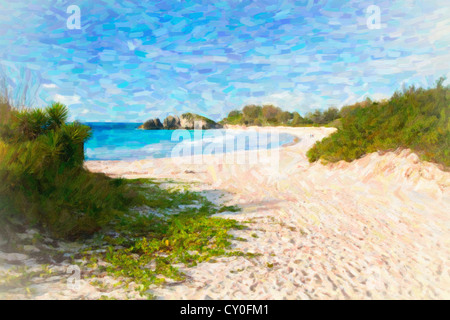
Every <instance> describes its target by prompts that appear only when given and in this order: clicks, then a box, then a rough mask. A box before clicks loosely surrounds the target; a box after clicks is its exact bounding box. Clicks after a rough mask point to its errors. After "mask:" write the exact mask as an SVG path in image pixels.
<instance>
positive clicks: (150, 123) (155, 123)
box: [139, 118, 164, 130]
mask: <svg viewBox="0 0 450 320" xmlns="http://www.w3.org/2000/svg"><path fill="white" fill-rule="evenodd" d="M139 129H145V130H160V129H164V127H163V124H162V123H161V121H160V120H159V119H158V118H156V119H150V120H147V121H145V122H144V124H143V125H141V126H139Z"/></svg>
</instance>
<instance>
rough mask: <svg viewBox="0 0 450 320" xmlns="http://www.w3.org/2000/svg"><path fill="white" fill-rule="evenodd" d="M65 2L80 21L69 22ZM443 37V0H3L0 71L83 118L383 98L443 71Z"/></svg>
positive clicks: (448, 21) (448, 29)
mask: <svg viewBox="0 0 450 320" xmlns="http://www.w3.org/2000/svg"><path fill="white" fill-rule="evenodd" d="M69 5H77V6H79V8H80V10H81V29H80V30H69V29H68V28H67V26H66V21H67V19H68V17H69V16H70V14H68V13H66V10H67V7H68V6H69ZM370 5H377V6H378V7H379V8H380V18H381V28H380V29H373V28H372V29H371V28H369V27H368V26H367V18H368V16H369V14H368V13H367V8H368V7H369V6H370ZM449 44H450V5H449V2H448V1H414V0H411V1H321V0H315V1H314V0H309V1H307V0H305V1H301V0H300V1H277V0H268V1H264V0H255V1H251V0H227V1H213V0H207V1H206V0H205V1H199V0H196V1H185V0H168V1H148V2H145V3H144V1H134V0H133V1H120V3H119V1H118V2H117V3H115V1H98V0H96V1H92V0H91V1H79V0H78V1H77V0H72V1H48V0H38V1H21V0H20V1H18V0H15V1H14V2H12V1H5V0H0V63H1V64H2V65H3V68H4V70H7V72H8V74H9V75H10V76H12V77H14V76H13V75H16V74H18V73H19V71H22V72H23V70H25V71H26V72H25V73H26V74H30V75H31V76H32V77H33V78H34V79H37V80H36V81H38V82H40V83H41V84H42V85H41V87H40V90H39V99H38V104H45V103H48V102H50V101H52V100H58V101H61V102H63V103H65V104H67V105H68V106H69V108H70V111H71V118H72V119H78V120H82V121H124V122H139V121H144V120H146V119H148V118H151V117H155V116H159V117H164V116H165V115H167V114H173V113H176V114H180V113H182V112H187V111H189V112H195V113H199V114H202V115H204V116H208V117H211V118H212V119H215V120H219V119H221V118H222V117H223V116H225V115H226V114H227V113H228V112H229V111H230V110H233V109H240V108H242V107H243V106H244V105H245V104H248V103H261V104H262V103H274V104H276V105H278V106H280V107H282V108H283V109H286V110H290V111H294V110H296V111H299V112H300V113H301V114H305V113H306V112H309V111H311V110H313V109H316V108H319V109H323V108H327V107H329V106H336V107H341V106H342V105H345V104H349V103H352V102H355V101H358V100H361V99H364V98H365V97H366V96H371V97H372V98H375V99H377V98H378V99H379V98H385V97H388V96H390V95H391V94H392V93H393V92H394V91H395V90H396V89H400V88H401V87H402V85H403V84H416V85H420V86H430V85H432V84H433V83H434V82H435V80H436V79H437V78H439V77H440V76H447V77H450V67H449V66H450V63H449V61H450V51H449ZM16 78H18V77H16Z"/></svg>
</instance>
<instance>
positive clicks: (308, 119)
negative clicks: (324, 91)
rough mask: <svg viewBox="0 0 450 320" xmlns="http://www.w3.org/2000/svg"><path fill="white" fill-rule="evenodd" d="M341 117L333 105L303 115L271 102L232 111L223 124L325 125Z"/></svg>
mask: <svg viewBox="0 0 450 320" xmlns="http://www.w3.org/2000/svg"><path fill="white" fill-rule="evenodd" d="M339 117H340V115H339V110H338V109H336V108H333V107H330V108H328V109H327V110H325V111H320V110H316V111H314V112H312V113H307V114H306V115H305V117H302V116H301V115H300V114H299V113H298V112H296V111H295V112H289V111H283V110H282V109H281V108H279V107H276V106H274V105H271V104H267V105H263V106H258V105H247V106H245V107H244V108H243V109H242V111H239V110H234V111H231V112H230V113H229V114H228V116H227V117H226V118H224V119H223V120H222V121H221V123H222V124H231V125H248V126H293V127H296V126H307V125H323V124H327V123H330V122H332V121H333V120H336V119H338V118H339Z"/></svg>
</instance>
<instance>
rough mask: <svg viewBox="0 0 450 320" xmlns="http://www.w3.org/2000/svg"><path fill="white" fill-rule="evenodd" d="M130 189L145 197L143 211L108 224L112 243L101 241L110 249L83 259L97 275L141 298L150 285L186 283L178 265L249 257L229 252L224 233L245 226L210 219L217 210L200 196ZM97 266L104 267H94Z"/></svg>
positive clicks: (142, 184) (147, 185)
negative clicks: (132, 286) (115, 281)
mask: <svg viewBox="0 0 450 320" xmlns="http://www.w3.org/2000/svg"><path fill="white" fill-rule="evenodd" d="M130 183H131V184H132V185H134V186H135V187H136V188H139V189H140V192H141V193H142V194H144V195H145V197H146V203H145V206H143V207H142V208H138V209H137V212H134V213H130V214H127V215H124V216H122V217H120V218H119V219H116V220H114V221H112V222H111V225H110V227H109V228H110V231H112V230H114V232H115V233H116V235H115V237H111V236H109V235H107V234H109V233H108V232H106V233H105V234H102V235H101V237H102V238H103V240H104V241H107V242H108V243H109V244H110V245H109V246H108V248H107V251H106V253H101V254H95V255H91V256H88V257H86V258H87V259H88V260H89V261H90V265H91V266H92V267H98V268H99V271H100V272H102V271H106V272H107V273H108V274H110V275H112V276H114V277H115V278H117V279H120V282H121V283H122V284H124V285H128V284H130V283H132V282H133V283H135V284H137V285H136V289H137V290H138V291H139V292H141V293H142V294H143V295H145V294H147V293H146V291H147V290H148V289H149V287H150V286H151V285H153V284H163V283H165V282H166V281H167V280H169V279H171V281H183V280H185V275H184V274H183V273H182V272H181V271H180V270H179V268H178V267H177V266H176V265H177V264H182V265H184V266H186V267H192V266H195V265H197V264H198V263H201V262H214V261H215V258H217V257H225V256H244V255H245V256H247V257H252V256H254V255H253V254H251V253H248V254H245V253H243V252H240V251H236V250H231V249H230V246H231V240H233V239H234V240H238V239H236V238H234V237H233V236H232V235H231V234H229V231H230V230H233V229H243V228H244V226H243V225H240V224H239V223H238V222H237V221H235V220H232V219H223V218H218V217H212V215H213V214H215V213H218V212H219V211H220V210H221V208H219V207H217V206H215V205H214V204H213V203H211V202H210V201H208V200H207V199H206V198H205V197H204V196H202V195H201V194H200V193H198V192H191V191H188V190H178V188H172V189H164V188H160V187H159V186H158V183H155V182H154V181H151V180H144V179H139V180H131V181H130ZM222 210H223V208H222ZM233 210H237V208H236V207H233ZM225 211H226V210H225ZM117 246H120V247H119V248H118V247H117ZM100 261H102V262H106V263H107V266H105V267H99V264H100Z"/></svg>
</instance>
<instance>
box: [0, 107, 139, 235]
mask: <svg viewBox="0 0 450 320" xmlns="http://www.w3.org/2000/svg"><path fill="white" fill-rule="evenodd" d="M0 111H1V112H2V118H1V119H2V121H1V122H0V180H1V181H2V183H1V184H0V220H1V223H2V224H3V223H6V222H8V221H10V222H11V221H15V223H16V224H17V223H18V224H21V223H23V222H24V221H25V222H26V223H29V224H33V225H37V226H40V227H42V228H44V229H45V230H46V231H48V232H50V233H51V234H52V235H53V236H56V237H64V238H75V237H79V236H81V235H87V234H91V233H93V232H95V231H96V230H98V229H99V228H100V227H101V226H102V225H103V224H104V223H106V222H107V221H108V220H109V219H110V217H112V216H114V215H116V214H121V213H122V212H125V211H126V210H127V208H128V207H129V206H130V205H132V204H133V203H134V202H136V201H137V199H138V197H137V195H136V194H135V193H134V192H133V191H132V190H131V189H130V188H129V187H128V186H127V185H126V184H125V183H124V182H123V181H121V180H118V179H110V178H108V177H106V176H105V175H103V174H96V173H91V172H88V171H87V170H85V169H84V168H83V161H84V147H83V146H84V142H85V141H86V139H88V138H89V136H90V128H89V127H87V126H84V125H82V124H80V123H78V122H73V123H66V121H67V116H68V110H67V108H66V107H65V106H64V105H62V104H59V103H54V104H52V105H51V106H49V107H47V108H45V109H44V110H42V109H23V110H17V109H14V108H11V107H10V106H9V105H8V104H7V103H4V104H1V105H0Z"/></svg>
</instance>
